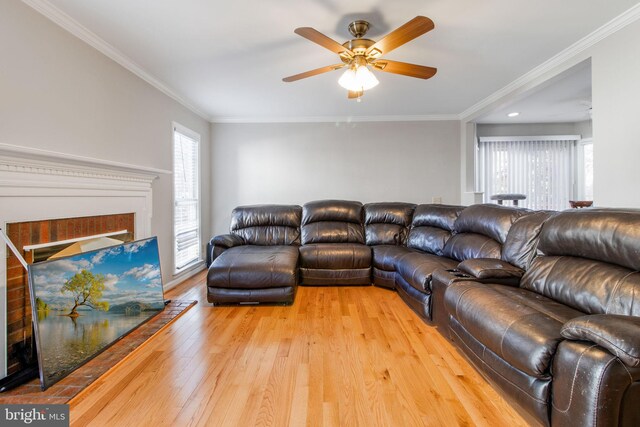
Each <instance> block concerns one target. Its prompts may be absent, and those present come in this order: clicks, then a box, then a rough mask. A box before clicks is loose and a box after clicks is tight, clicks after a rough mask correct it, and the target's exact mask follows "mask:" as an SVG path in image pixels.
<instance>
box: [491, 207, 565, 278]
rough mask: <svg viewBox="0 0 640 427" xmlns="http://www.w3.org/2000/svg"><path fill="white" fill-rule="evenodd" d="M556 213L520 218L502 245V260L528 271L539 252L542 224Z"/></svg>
mask: <svg viewBox="0 0 640 427" xmlns="http://www.w3.org/2000/svg"><path fill="white" fill-rule="evenodd" d="M556 213H557V212H555V211H537V212H531V213H529V214H527V215H525V216H522V217H520V218H518V219H517V220H516V222H514V223H513V225H511V228H510V229H509V233H508V234H507V240H506V241H505V242H504V245H502V260H503V261H507V262H508V263H509V264H512V265H515V266H516V267H519V268H521V269H523V270H528V269H529V266H530V265H531V262H532V261H533V258H535V256H536V253H537V252H538V241H539V238H540V231H541V230H542V224H544V222H545V221H546V220H547V219H549V218H550V217H552V216H553V215H555V214H556Z"/></svg>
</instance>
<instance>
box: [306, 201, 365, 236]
mask: <svg viewBox="0 0 640 427" xmlns="http://www.w3.org/2000/svg"><path fill="white" fill-rule="evenodd" d="M301 233H302V244H303V245H307V244H310V243H363V244H364V241H365V240H364V227H363V225H362V203H360V202H352V201H347V200H318V201H315V202H309V203H306V204H305V205H304V206H303V207H302V230H301Z"/></svg>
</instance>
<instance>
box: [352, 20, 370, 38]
mask: <svg viewBox="0 0 640 427" xmlns="http://www.w3.org/2000/svg"><path fill="white" fill-rule="evenodd" d="M367 31H369V23H368V22H367V21H362V20H358V21H353V22H352V23H350V24H349V32H350V33H351V35H352V36H353V37H355V38H357V39H359V38H360V37H363V36H364V35H365V34H367Z"/></svg>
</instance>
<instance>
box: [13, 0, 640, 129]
mask: <svg viewBox="0 0 640 427" xmlns="http://www.w3.org/2000/svg"><path fill="white" fill-rule="evenodd" d="M25 1H26V2H27V3H46V1H43V0H25ZM49 3H50V4H51V5H53V6H54V7H55V8H58V9H59V10H60V11H62V12H64V13H66V14H67V15H69V16H70V17H71V18H73V19H74V20H76V21H77V22H78V23H80V24H81V25H82V26H84V27H86V29H88V30H89V31H90V32H93V33H95V35H97V36H98V37H99V38H101V39H103V40H104V41H106V42H107V43H109V44H110V45H111V46H113V47H114V48H115V49H117V50H118V51H120V52H121V53H122V54H123V55H125V56H126V57H128V58H130V59H131V60H132V61H133V62H134V63H136V64H137V65H139V66H140V67H141V68H142V69H143V70H145V71H146V72H147V73H149V74H150V75H152V76H154V77H155V78H156V79H157V80H159V81H161V82H163V83H164V84H165V85H166V86H167V87H169V88H171V90H172V91H173V92H175V93H177V94H179V96H180V97H182V98H184V99H185V100H187V102H188V103H189V104H191V105H193V106H195V107H196V108H197V109H198V110H200V111H202V112H204V113H205V115H206V116H207V117H208V118H210V119H212V120H213V121H217V120H219V121H243V120H247V121H253V120H259V121H270V120H273V121H282V120H305V119H313V120H318V119H322V118H333V117H355V118H357V117H370V118H371V117H374V118H375V117H392V116H393V117H397V116H405V117H411V116H414V117H415V116H430V115H445V116H446V115H458V114H460V113H461V112H463V111H464V110H466V109H468V108H469V107H471V106H473V105H474V104H476V103H478V102H479V101H481V100H483V99H484V98H486V97H487V96H489V95H491V94H492V93H494V92H495V91H497V90H499V89H501V88H502V87H504V86H506V85H507V84H509V83H510V82H512V81H514V80H515V79H517V78H518V77H520V76H522V75H523V74H525V73H526V72H528V71H529V70H531V69H533V68H534V67H536V66H538V65H539V64H541V63H543V62H544V61H546V60H548V59H549V58H551V57H553V56H554V55H556V54H558V53H559V52H561V51H563V50H564V49H566V48H567V47H569V46H570V45H572V44H573V43H575V42H577V41H578V40H580V39H581V38H583V37H585V36H587V35H588V34H590V33H592V32H593V31H594V30H596V29H598V28H599V27H601V26H602V25H603V24H605V23H607V22H608V21H610V20H611V19H613V18H615V17H616V16H618V15H620V14H621V13H623V12H624V11H626V10H627V9H629V8H631V7H632V6H634V5H635V4H636V3H637V2H636V1H635V0H589V1H584V0H563V1H556V2H539V1H538V2H536V1H523V0H493V1H484V2H479V1H477V0H458V1H444V0H428V1H424V0H403V1H382V0H378V1H375V0H362V1H344V0H253V1H248V0H235V1H213V0H162V1H157V0H110V1H104V0H49ZM416 15H425V16H428V17H430V18H431V19H433V21H434V22H435V24H436V28H435V30H433V31H431V32H430V33H427V34H426V35H424V36H422V37H420V38H418V39H416V40H414V41H412V42H410V43H408V44H406V45H405V46H402V47H400V48H398V49H397V50H395V51H393V52H391V53H390V54H389V55H388V56H386V57H387V58H388V59H394V60H399V61H405V62H411V63H416V64H422V65H429V66H434V67H437V68H438V74H437V75H436V76H435V77H433V78H432V79H430V80H420V79H414V78H410V77H403V76H397V75H392V74H388V73H380V72H379V73H377V76H378V78H379V80H380V85H379V86H378V87H376V88H374V89H372V90H370V91H368V92H367V93H366V94H365V96H364V98H363V100H362V102H360V103H357V102H354V101H353V100H347V99H346V93H345V91H344V89H342V88H340V87H339V86H338V84H337V80H338V77H339V76H340V71H335V72H331V73H327V74H324V75H320V76H316V77H311V78H308V79H305V80H301V81H298V82H294V83H284V82H282V81H281V79H282V78H283V77H285V76H289V75H292V74H296V73H299V72H302V71H307V70H310V69H313V68H317V67H321V66H324V65H330V64H334V63H337V62H339V61H338V60H337V55H335V54H333V53H332V52H330V51H328V50H325V49H323V48H321V47H320V46H317V45H315V44H313V43H311V42H309V41H308V40H306V39H303V38H302V37H300V36H298V35H296V34H294V33H293V30H294V29H295V28H296V27H301V26H310V27H314V28H316V29H317V30H319V31H321V32H323V33H325V34H326V35H328V36H329V37H332V38H334V39H335V40H337V41H339V42H341V43H342V42H344V41H345V40H347V39H349V38H350V36H349V34H348V31H347V24H348V23H349V22H350V21H351V20H353V19H362V18H364V19H368V20H369V21H370V22H371V25H372V29H371V30H370V32H369V34H367V36H369V37H371V38H373V39H376V40H377V39H379V38H380V37H381V36H383V35H384V34H386V33H388V32H389V31H391V30H393V29H395V28H397V27H398V26H400V25H402V24H403V23H405V22H406V21H408V20H409V19H411V18H413V17H414V16H416Z"/></svg>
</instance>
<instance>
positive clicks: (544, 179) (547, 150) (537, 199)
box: [479, 135, 579, 210]
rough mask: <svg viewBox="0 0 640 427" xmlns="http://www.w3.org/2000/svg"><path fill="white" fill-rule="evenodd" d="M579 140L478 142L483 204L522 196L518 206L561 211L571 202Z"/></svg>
mask: <svg viewBox="0 0 640 427" xmlns="http://www.w3.org/2000/svg"><path fill="white" fill-rule="evenodd" d="M578 139H579V136H575V135H567V136H538V137H486V138H484V137H483V138H480V144H479V149H480V155H479V160H480V162H479V163H480V169H481V170H480V176H479V178H480V187H481V191H484V198H485V202H488V201H490V197H491V196H492V195H494V194H500V193H521V194H524V195H525V196H526V197H527V198H526V199H525V200H522V201H521V202H520V206H524V207H526V208H530V209H552V210H564V209H568V208H569V200H571V199H573V183H574V163H575V161H574V159H575V154H574V153H575V141H576V140H578Z"/></svg>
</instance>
